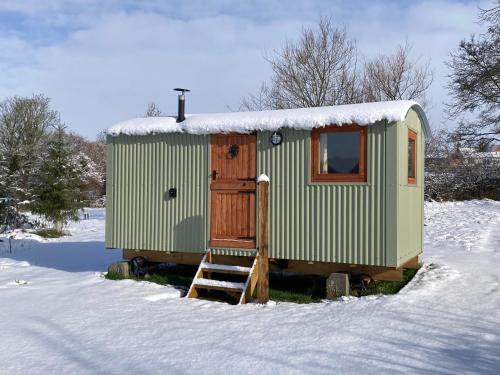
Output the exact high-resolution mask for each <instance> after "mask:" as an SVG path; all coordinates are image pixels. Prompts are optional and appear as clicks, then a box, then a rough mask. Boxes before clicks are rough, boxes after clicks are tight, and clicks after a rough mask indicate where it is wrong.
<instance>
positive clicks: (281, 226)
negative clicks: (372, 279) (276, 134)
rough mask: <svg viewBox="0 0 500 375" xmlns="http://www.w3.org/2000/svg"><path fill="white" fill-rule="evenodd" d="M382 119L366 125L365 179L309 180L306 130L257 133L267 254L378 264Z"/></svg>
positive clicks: (380, 249)
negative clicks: (265, 179) (266, 191)
mask: <svg viewBox="0 0 500 375" xmlns="http://www.w3.org/2000/svg"><path fill="white" fill-rule="evenodd" d="M384 129H385V123H379V124H376V125H373V126H370V127H369V128H368V153H367V162H368V182H367V183H358V184H354V183H337V184H332V183H314V184H311V182H310V132H309V131H298V130H290V129H284V130H283V132H282V133H283V137H284V142H283V143H282V144H281V145H280V146H277V147H273V146H272V145H271V144H270V142H269V136H270V133H266V132H263V133H259V136H258V141H259V142H258V159H257V160H258V171H259V173H266V174H267V175H269V177H270V178H271V185H270V212H271V214H270V225H271V228H272V229H271V233H272V234H271V236H270V244H269V251H270V255H271V256H272V257H276V258H284V259H296V260H307V261H322V262H340V263H357V264H370V265H384V263H385V194H384V185H385V163H384V161H385V135H384Z"/></svg>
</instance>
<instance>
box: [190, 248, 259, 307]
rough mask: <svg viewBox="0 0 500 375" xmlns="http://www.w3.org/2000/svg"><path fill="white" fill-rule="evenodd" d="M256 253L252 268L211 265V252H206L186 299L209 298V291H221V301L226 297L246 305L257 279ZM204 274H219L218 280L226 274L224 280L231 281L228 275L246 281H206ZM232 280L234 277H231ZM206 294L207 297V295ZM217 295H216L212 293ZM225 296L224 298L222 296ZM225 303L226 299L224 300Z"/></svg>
mask: <svg viewBox="0 0 500 375" xmlns="http://www.w3.org/2000/svg"><path fill="white" fill-rule="evenodd" d="M258 254H259V253H258V252H257V253H256V254H255V258H254V259H253V262H252V267H244V266H238V265H228V264H218V263H211V259H212V254H211V251H210V250H209V251H207V252H206V253H205V255H204V256H203V260H202V261H201V263H200V266H199V267H198V271H196V275H195V277H194V279H193V282H192V283H191V287H190V288H189V291H188V293H187V296H186V297H187V298H203V299H207V298H211V297H212V296H211V295H210V290H214V291H222V292H225V293H219V294H222V295H223V296H221V297H222V298H223V299H222V301H223V300H224V299H225V298H226V297H227V296H235V297H237V301H239V303H247V302H249V301H250V299H251V298H252V293H253V291H254V289H255V287H256V285H257V277H258V266H257V259H258ZM204 273H217V274H221V275H220V276H221V277H220V278H223V276H222V275H223V274H228V276H226V278H229V279H231V278H232V277H231V276H229V275H239V276H242V277H243V278H245V279H246V281H244V282H236V281H227V280H216V279H211V278H209V279H206V278H205V277H204V276H209V275H204ZM233 278H234V276H233ZM207 294H208V295H207ZM213 294H217V293H215V292H214V293H213ZM224 295H225V296H224ZM226 302H227V299H226Z"/></svg>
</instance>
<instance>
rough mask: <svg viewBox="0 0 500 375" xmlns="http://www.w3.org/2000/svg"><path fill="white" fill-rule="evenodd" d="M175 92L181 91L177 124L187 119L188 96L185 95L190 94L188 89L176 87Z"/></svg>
mask: <svg viewBox="0 0 500 375" xmlns="http://www.w3.org/2000/svg"><path fill="white" fill-rule="evenodd" d="M174 91H180V92H181V93H180V94H179V96H178V99H179V104H178V110H177V122H182V121H184V120H185V119H186V116H185V113H186V96H185V95H184V94H185V93H186V92H189V91H190V90H188V89H181V88H178V87H176V88H175V89H174Z"/></svg>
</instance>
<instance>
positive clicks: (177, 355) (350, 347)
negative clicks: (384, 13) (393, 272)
mask: <svg viewBox="0 0 500 375" xmlns="http://www.w3.org/2000/svg"><path fill="white" fill-rule="evenodd" d="M89 212H90V214H91V220H85V221H81V222H79V223H76V224H73V225H71V228H70V230H71V232H72V233H73V236H71V237H67V238H62V239H57V240H41V239H39V238H37V237H36V236H26V235H23V234H18V235H17V239H13V241H12V254H11V253H10V252H9V241H8V239H6V238H5V237H4V238H2V239H3V242H0V373H1V374H36V373H45V374H52V373H71V374H121V373H139V374H165V373H222V372H225V373H227V374H233V373H239V374H246V373H255V374H257V373H259V374H260V373H286V374H290V373H319V374H332V373H334V372H335V373H342V374H346V373H347V374H349V373H352V374H364V373H370V374H375V373H383V374H386V373H405V374H406V373H422V374H457V373H459V374H465V373H477V374H499V373H500V202H492V201H470V202H456V203H431V204H427V205H426V227H425V229H426V234H425V256H424V261H425V266H424V268H423V269H421V270H420V271H419V273H418V274H417V276H416V277H415V278H414V279H413V280H412V282H410V284H408V285H407V287H406V288H405V289H403V290H402V291H401V292H400V293H399V294H398V295H394V296H370V297H364V298H347V299H344V300H341V301H330V302H323V303H319V304H309V305H295V304H291V303H278V304H276V303H272V302H271V303H269V304H268V305H266V306H260V305H256V304H249V305H244V306H230V305H226V304H222V303H215V302H205V301H199V300H186V299H180V298H178V296H179V295H180V292H179V291H178V290H176V289H175V288H174V287H163V286H159V285H155V284H151V283H147V282H140V283H138V282H134V281H130V280H124V281H109V280H106V279H104V278H103V276H102V272H103V271H104V270H105V269H106V267H107V265H108V264H109V263H110V262H112V261H114V260H116V259H119V258H120V253H119V252H116V251H106V250H104V245H103V232H104V220H103V219H104V212H103V210H89Z"/></svg>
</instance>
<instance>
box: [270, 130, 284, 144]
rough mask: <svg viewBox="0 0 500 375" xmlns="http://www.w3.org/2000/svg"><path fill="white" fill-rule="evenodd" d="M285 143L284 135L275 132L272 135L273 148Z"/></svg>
mask: <svg viewBox="0 0 500 375" xmlns="http://www.w3.org/2000/svg"><path fill="white" fill-rule="evenodd" d="M282 142H283V134H281V133H280V132H274V133H273V134H271V143H272V144H273V146H278V145H280V144H281V143H282Z"/></svg>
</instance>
